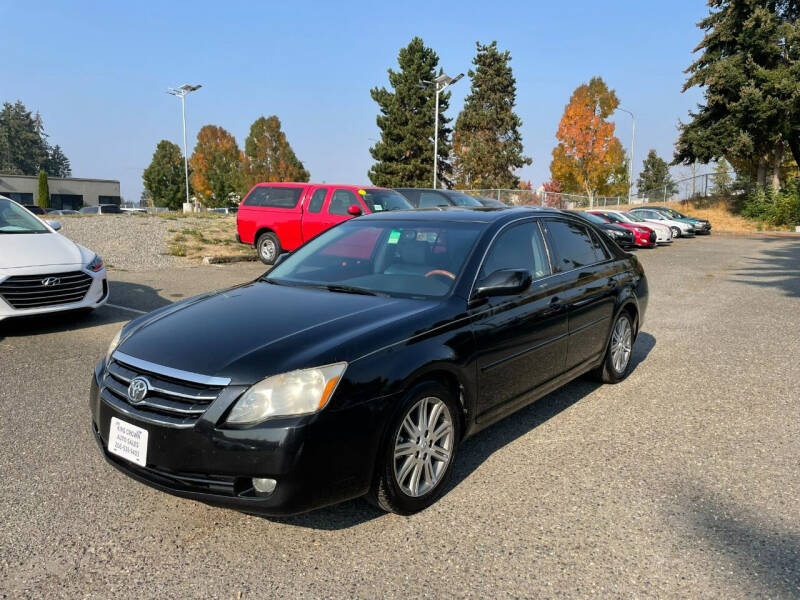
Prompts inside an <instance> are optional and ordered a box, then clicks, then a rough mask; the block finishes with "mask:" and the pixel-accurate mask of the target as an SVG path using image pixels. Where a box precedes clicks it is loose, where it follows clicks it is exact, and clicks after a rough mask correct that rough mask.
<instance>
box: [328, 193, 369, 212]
mask: <svg viewBox="0 0 800 600" xmlns="http://www.w3.org/2000/svg"><path fill="white" fill-rule="evenodd" d="M353 204H355V205H356V206H361V203H360V202H359V201H358V198H356V195H355V194H354V193H353V192H351V191H350V190H336V191H335V192H333V197H332V198H331V202H330V204H328V214H331V215H346V214H348V213H347V209H348V208H350V207H351V206H353Z"/></svg>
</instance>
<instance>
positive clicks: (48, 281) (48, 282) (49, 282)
mask: <svg viewBox="0 0 800 600" xmlns="http://www.w3.org/2000/svg"><path fill="white" fill-rule="evenodd" d="M59 283H61V280H60V279H59V278H58V277H46V278H45V279H42V285H43V286H44V287H53V286H54V285H58V284H59Z"/></svg>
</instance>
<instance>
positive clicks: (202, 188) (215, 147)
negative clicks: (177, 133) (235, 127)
mask: <svg viewBox="0 0 800 600" xmlns="http://www.w3.org/2000/svg"><path fill="white" fill-rule="evenodd" d="M242 161H243V157H242V152H241V151H240V150H239V146H238V145H237V144H236V138H234V137H233V135H231V134H230V133H229V132H228V131H226V130H225V129H223V128H222V127H218V126H217V125H204V126H203V127H202V128H201V129H200V131H198V132H197V144H196V145H195V147H194V152H193V153H192V157H191V158H190V159H189V165H190V166H191V169H192V189H193V190H194V193H195V195H196V196H197V198H198V199H199V200H200V202H202V203H203V205H204V206H208V207H214V206H229V205H231V204H233V203H235V202H236V200H237V196H236V195H237V194H241V193H242V189H241V188H242Z"/></svg>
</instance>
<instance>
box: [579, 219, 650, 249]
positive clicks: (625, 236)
mask: <svg viewBox="0 0 800 600" xmlns="http://www.w3.org/2000/svg"><path fill="white" fill-rule="evenodd" d="M564 212H565V213H569V214H571V215H575V216H576V217H580V218H581V219H586V220H587V221H589V222H590V223H594V224H595V225H597V227H599V228H600V229H602V230H603V231H604V232H605V233H606V234H607V235H608V236H609V237H610V238H611V239H612V240H614V241H615V242H616V243H617V244H619V245H620V246H621V247H622V248H633V247H634V246H636V237H635V236H634V235H633V232H632V231H631V230H630V229H626V228H625V227H623V226H622V225H615V224H614V223H609V222H608V221H606V220H605V219H601V218H600V217H598V216H597V215H593V214H592V213H590V212H585V211H582V210H565V211H564Z"/></svg>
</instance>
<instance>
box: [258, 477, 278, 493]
mask: <svg viewBox="0 0 800 600" xmlns="http://www.w3.org/2000/svg"><path fill="white" fill-rule="evenodd" d="M277 485H278V482H277V481H275V480H274V479H269V478H267V477H253V487H254V488H255V489H256V491H257V492H258V493H259V494H271V493H272V492H274V491H275V486H277Z"/></svg>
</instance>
